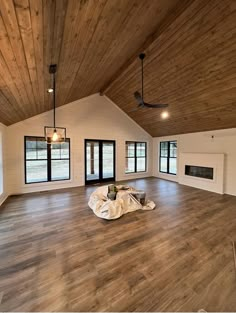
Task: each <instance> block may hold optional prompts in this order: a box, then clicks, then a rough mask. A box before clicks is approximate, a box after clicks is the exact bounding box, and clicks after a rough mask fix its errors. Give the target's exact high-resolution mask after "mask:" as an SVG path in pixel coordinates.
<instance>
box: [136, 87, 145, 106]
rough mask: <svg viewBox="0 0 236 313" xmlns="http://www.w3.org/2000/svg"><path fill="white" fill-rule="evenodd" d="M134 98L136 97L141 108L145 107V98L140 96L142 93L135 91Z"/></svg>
mask: <svg viewBox="0 0 236 313" xmlns="http://www.w3.org/2000/svg"><path fill="white" fill-rule="evenodd" d="M134 97H135V99H136V100H137V102H138V106H139V107H143V106H144V101H143V98H142V96H141V95H140V93H139V92H138V91H135V93H134Z"/></svg>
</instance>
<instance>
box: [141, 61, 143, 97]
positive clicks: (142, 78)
mask: <svg viewBox="0 0 236 313" xmlns="http://www.w3.org/2000/svg"><path fill="white" fill-rule="evenodd" d="M141 62H142V99H143V59H142V60H141Z"/></svg>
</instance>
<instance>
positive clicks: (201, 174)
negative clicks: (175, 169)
mask: <svg viewBox="0 0 236 313" xmlns="http://www.w3.org/2000/svg"><path fill="white" fill-rule="evenodd" d="M179 183H180V184H182V185H187V186H191V187H196V188H200V189H204V190H208V191H212V192H217V193H220V194H223V193H224V154H214V153H180V155H179Z"/></svg>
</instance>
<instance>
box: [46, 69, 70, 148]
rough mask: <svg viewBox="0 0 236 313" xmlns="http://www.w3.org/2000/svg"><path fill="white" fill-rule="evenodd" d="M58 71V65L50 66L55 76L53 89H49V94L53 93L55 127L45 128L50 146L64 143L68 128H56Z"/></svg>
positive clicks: (50, 71)
mask: <svg viewBox="0 0 236 313" xmlns="http://www.w3.org/2000/svg"><path fill="white" fill-rule="evenodd" d="M56 71H57V65H56V64H51V65H50V66H49V73H50V74H51V75H52V76H53V88H49V89H48V92H49V93H53V126H45V127H44V134H45V139H46V142H47V143H48V144H54V143H55V144H56V143H57V144H58V143H63V142H65V140H66V128H65V127H56V81H55V74H56Z"/></svg>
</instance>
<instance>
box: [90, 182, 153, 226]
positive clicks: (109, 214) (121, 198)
mask: <svg viewBox="0 0 236 313" xmlns="http://www.w3.org/2000/svg"><path fill="white" fill-rule="evenodd" d="M119 187H121V186H118V188H119ZM132 191H135V189H134V188H129V189H128V190H119V191H118V193H117V196H116V200H114V201H111V200H109V199H108V198H107V192H108V186H102V187H99V188H97V189H96V190H95V191H94V192H93V193H92V194H91V196H90V199H89V202H88V205H89V207H90V208H91V209H92V210H93V212H94V214H95V215H97V216H98V217H100V218H104V219H107V220H113V219H116V218H119V217H121V216H122V215H124V214H126V213H129V212H133V211H137V210H153V209H154V208H155V206H156V205H155V203H154V202H153V201H149V200H147V201H146V203H145V205H144V206H142V205H141V204H140V203H139V202H138V201H137V200H136V199H135V198H134V197H133V196H132V194H131V193H132Z"/></svg>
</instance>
